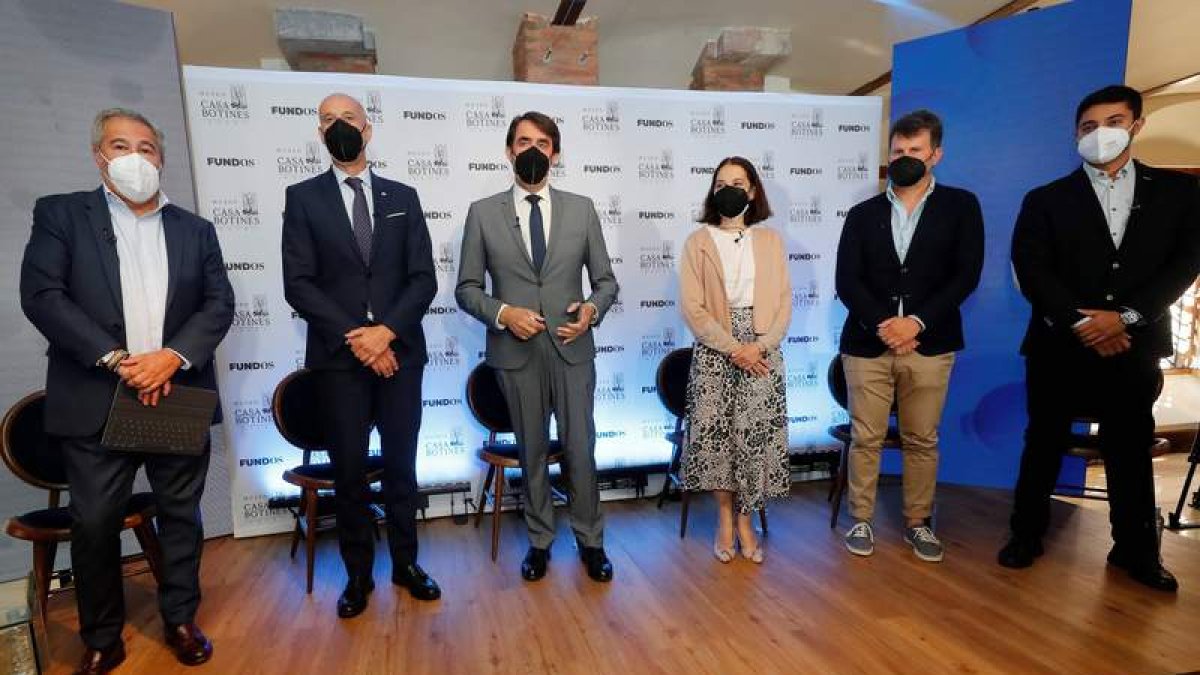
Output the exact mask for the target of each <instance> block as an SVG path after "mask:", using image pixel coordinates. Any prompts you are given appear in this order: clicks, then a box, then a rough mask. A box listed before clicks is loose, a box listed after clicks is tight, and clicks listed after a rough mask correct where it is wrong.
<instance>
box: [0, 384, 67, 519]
mask: <svg viewBox="0 0 1200 675" xmlns="http://www.w3.org/2000/svg"><path fill="white" fill-rule="evenodd" d="M45 409H46V392H44V391H36V392H34V393H32V394H29V395H28V396H26V397H25V398H23V399H21V400H20V401H17V402H16V403H14V404H13V406H12V407H11V408H9V409H8V412H7V413H5V415H4V421H3V422H0V456H2V457H3V458H4V463H5V464H6V465H8V468H9V470H10V471H12V472H13V474H14V475H15V476H16V477H17V478H20V479H21V480H23V481H25V482H26V483H28V484H30V485H32V486H34V487H39V488H42V489H43V490H50V491H51V493H52V496H51V501H52V502H53V501H54V496H53V495H54V494H56V493H57V492H58V491H61V490H66V489H67V468H66V465H65V464H64V463H63V455H62V446H61V445H60V444H59V442H58V440H57V439H55V438H54V437H53V436H51V435H49V434H47V433H46V425H45V417H44V415H45Z"/></svg>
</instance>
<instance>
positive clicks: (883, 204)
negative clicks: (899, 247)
mask: <svg viewBox="0 0 1200 675" xmlns="http://www.w3.org/2000/svg"><path fill="white" fill-rule="evenodd" d="M882 196H883V199H881V200H880V202H879V211H878V213H877V214H876V216H875V221H876V222H877V223H879V225H878V228H879V236H880V237H881V238H882V239H883V247H884V248H885V249H887V251H888V253H889V255H890V257H891V260H892V262H893V263H895V264H896V265H897V266H899V265H900V255H899V254H897V253H896V241H895V240H894V239H893V238H892V209H893V208H894V207H893V206H892V201H891V200H890V199H888V197H887V193H884V194H883V195H882Z"/></svg>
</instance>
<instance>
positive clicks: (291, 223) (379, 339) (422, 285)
mask: <svg viewBox="0 0 1200 675" xmlns="http://www.w3.org/2000/svg"><path fill="white" fill-rule="evenodd" d="M318 115H319V124H318V134H319V136H320V137H321V138H322V140H323V141H324V142H325V146H326V148H328V150H329V153H330V156H331V157H332V159H333V166H332V167H331V168H330V170H329V171H326V172H325V173H323V174H321V175H319V176H315V177H313V178H310V179H308V180H306V181H303V182H300V183H297V184H295V185H292V186H290V187H289V188H288V189H287V200H286V202H285V206H284V211H283V285H284V294H285V295H286V296H287V301H288V302H289V303H291V305H292V307H294V308H295V309H296V311H297V312H299V313H300V316H301V317H303V318H304V320H305V321H307V322H308V343H307V348H306V352H305V365H306V366H307V367H308V368H310V369H312V370H314V371H317V377H318V378H319V386H318V389H319V391H320V399H321V403H322V405H321V407H322V410H323V411H324V413H325V414H326V415H327V419H326V425H325V429H326V433H327V434H328V438H327V441H328V444H329V457H330V460H331V461H332V462H333V467H334V482H335V484H336V503H337V528H338V543H339V545H340V547H341V551H342V560H343V561H344V562H345V564H346V574H347V576H348V581H347V583H346V589H345V591H344V592H343V593H342V596H341V598H340V599H339V600H338V608H337V611H338V616H340V617H343V618H349V617H353V616H357V615H359V614H361V613H362V611H363V610H364V609H366V607H367V596H368V594H369V593H370V592H371V591H372V590H373V589H374V587H375V583H374V581H373V579H372V567H373V565H374V555H375V554H374V549H375V539H374V536H373V525H372V522H371V520H372V518H371V514H370V510H369V508H370V493H369V488H368V485H367V452H368V447H367V444H368V440H369V437H370V432H371V428H372V427H375V428H376V429H378V431H379V437H380V440H381V443H382V448H381V452H382V458H383V471H384V473H383V498H384V502H385V504H384V510H385V512H386V515H387V523H388V545H389V548H390V549H391V556H392V583H394V584H396V585H399V586H403V587H405V588H407V589H408V591H409V593H411V594H412V596H413V597H415V598H418V599H421V600H436V599H438V598H439V597H441V589H440V588H438V585H437V583H436V582H434V580H433V579H431V578H430V577H429V575H428V574H426V573H425V571H424V570H423V569H421V567H420V565H418V564H417V523H416V512H417V505H418V499H419V498H420V495H419V494H418V492H417V465H416V462H417V433H418V432H419V431H420V428H421V379H422V376H423V375H424V372H425V363H426V361H427V356H426V353H425V333H424V331H423V330H422V328H421V320H422V319H423V318H424V317H425V312H426V310H428V309H429V304H430V303H431V302H432V301H433V297H434V295H435V294H436V293H437V278H436V276H435V274H434V267H433V252H432V246H431V245H430V241H429V228H428V227H427V226H426V225H425V215H424V213H423V212H422V211H421V202H420V200H419V199H418V198H417V192H416V190H413V189H412V188H411V187H408V186H407V185H402V184H400V183H397V182H395V181H390V180H387V179H386V178H383V177H382V176H377V175H375V174H374V173H372V172H371V171H370V170H369V169H368V168H367V154H366V146H367V143H369V142H370V140H371V131H372V128H371V125H370V123H369V122H368V121H367V115H366V111H365V110H364V109H363V107H362V105H361V104H360V103H359V102H358V101H357V100H355V99H354V98H352V97H350V96H347V95H345V94H333V95H330V96H328V97H326V98H325V100H323V101H321V105H320V107H319V108H318Z"/></svg>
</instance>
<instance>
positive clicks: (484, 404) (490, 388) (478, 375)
mask: <svg viewBox="0 0 1200 675" xmlns="http://www.w3.org/2000/svg"><path fill="white" fill-rule="evenodd" d="M467 407H468V408H470V409H471V414H472V415H473V416H474V417H475V420H476V421H477V422H479V424H480V425H481V426H483V428H485V429H487V431H488V437H487V440H486V441H484V442H483V445H482V446H480V448H479V450H478V451H476V453H475V454H476V456H477V457H479V459H480V460H481V461H482V462H484V463H485V464H487V466H488V470H487V475H486V476H485V477H484V479H483V485H481V486H480V488H479V506H478V507H477V508H476V511H475V527H479V526H480V524H481V523H482V522H483V510H484V508H485V507H486V505H487V503H488V502H489V501H490V502H491V504H492V562H496V554H497V552H498V551H499V548H500V511H501V507H502V505H503V501H504V470H505V469H515V468H518V467H520V466H521V461H520V456H521V446H519V445H517V444H516V443H515V442H513V443H502V442H499V441H498V440H497V436H499V435H500V434H511V433H513V424H512V417H511V416H510V415H509V412H508V403H507V402H506V401H505V399H504V391H503V390H502V389H500V382H499V381H498V380H497V379H496V371H495V369H494V368H492V367H491V366H489V365H487V363H482V362H481V363H480V364H479V365H477V366H475V368H474V369H473V370H472V371H471V374H470V375H468V376H467ZM561 461H562V445H561V444H560V443H559V442H558V441H552V442H551V443H550V452H549V453H548V454H547V456H546V462H547V464H551V465H553V464H558V463H559V462H561ZM489 488H491V490H492V492H491V494H490V495H489V494H488V489H489Z"/></svg>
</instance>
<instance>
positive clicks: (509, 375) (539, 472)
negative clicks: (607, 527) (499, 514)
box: [496, 331, 604, 548]
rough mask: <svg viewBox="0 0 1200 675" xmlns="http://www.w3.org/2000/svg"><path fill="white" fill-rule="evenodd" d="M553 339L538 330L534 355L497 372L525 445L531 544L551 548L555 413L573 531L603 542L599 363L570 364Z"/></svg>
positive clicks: (585, 542)
mask: <svg viewBox="0 0 1200 675" xmlns="http://www.w3.org/2000/svg"><path fill="white" fill-rule="evenodd" d="M552 339H557V338H552V337H551V336H550V334H549V333H548V332H545V331H544V332H542V333H539V334H538V335H537V336H535V337H534V338H533V339H532V340H530V346H531V347H532V348H533V354H532V355H531V356H530V357H529V361H527V362H526V363H525V365H524V366H522V367H520V368H515V369H512V370H497V371H496V372H497V374H498V376H499V380H500V387H501V389H503V390H504V397H505V399H506V400H507V401H508V410H509V412H510V413H511V415H512V420H513V427H514V429H515V431H516V436H517V442H518V443H520V444H521V471H522V472H523V473H524V475H525V525H526V526H527V527H528V528H529V543H530V545H532V546H536V547H537V548H549V547H550V544H551V543H552V542H553V541H554V504H553V501H552V500H551V498H550V472H549V468H548V467H547V465H546V455H547V453H548V452H549V448H550V413H551V412H553V413H554V418H555V420H556V421H557V424H558V439H559V440H560V441H562V444H563V455H564V457H563V462H564V466H563V471H564V473H565V474H566V477H567V489H568V491H569V494H568V498H569V499H570V509H571V529H572V530H574V531H575V536H576V537H578V539H579V541H580V542H581V543H582V544H583V545H584V546H603V545H604V516H603V515H601V513H600V490H599V488H598V487H597V486H596V454H595V450H596V421H595V418H594V417H593V414H592V410H593V408H594V406H595V398H596V364H595V363H594V362H592V361H588V362H586V363H580V364H577V365H571V364H569V363H567V362H566V361H564V360H563V359H562V357H561V356H559V354H558V352H557V351H556V350H555V349H554V344H553V343H552V342H551V340H552Z"/></svg>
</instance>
